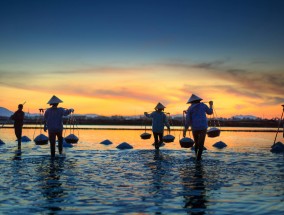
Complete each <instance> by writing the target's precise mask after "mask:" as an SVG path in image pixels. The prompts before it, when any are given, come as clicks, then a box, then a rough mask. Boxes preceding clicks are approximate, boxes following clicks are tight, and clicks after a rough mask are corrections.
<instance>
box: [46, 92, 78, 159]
mask: <svg viewBox="0 0 284 215" xmlns="http://www.w3.org/2000/svg"><path fill="white" fill-rule="evenodd" d="M62 102H63V101H62V100H61V99H59V98H58V97H56V96H52V97H51V99H50V100H49V101H48V102H47V104H49V105H50V106H51V107H50V108H48V109H47V110H46V111H45V113H44V131H45V132H46V131H47V130H48V137H49V142H50V154H51V157H55V142H56V137H57V139H58V151H59V154H62V149H63V136H62V133H63V116H68V115H69V114H70V113H72V112H74V109H73V108H71V109H64V108H59V107H57V106H58V104H59V103H62Z"/></svg>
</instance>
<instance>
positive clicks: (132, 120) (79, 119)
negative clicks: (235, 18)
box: [0, 115, 283, 128]
mask: <svg viewBox="0 0 284 215" xmlns="http://www.w3.org/2000/svg"><path fill="white" fill-rule="evenodd" d="M7 120H8V117H0V123H1V125H2V124H3V123H6V122H7ZM169 122H170V124H171V125H172V126H182V125H183V118H182V117H179V116H174V117H170V118H169ZM12 123H13V122H12V121H11V120H9V121H8V124H12ZM24 123H25V124H40V123H42V117H35V116H33V117H25V121H24ZM64 124H76V125H136V126H137V125H140V126H145V125H146V126H150V125H151V119H148V118H145V117H144V116H137V117H125V116H119V115H115V116H110V117H107V116H96V117H88V116H84V115H73V116H72V118H70V117H66V118H64ZM208 124H209V126H218V127H219V126H220V127H271V128H275V127H278V125H279V119H278V118H273V119H262V118H256V119H250V118H243V119H239V118H234V117H233V118H218V119H209V121H208ZM281 126H283V122H281Z"/></svg>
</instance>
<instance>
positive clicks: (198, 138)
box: [183, 94, 213, 160]
mask: <svg viewBox="0 0 284 215" xmlns="http://www.w3.org/2000/svg"><path fill="white" fill-rule="evenodd" d="M201 100H202V98H199V97H198V96H196V95H194V94H192V96H191V97H190V98H189V100H188V102H187V103H190V104H191V106H190V107H189V108H188V110H187V111H186V119H185V125H184V131H183V136H184V137H185V135H186V131H187V130H188V127H189V125H191V130H192V134H193V138H194V142H195V146H194V147H195V154H196V157H197V160H201V156H202V152H203V146H204V141H205V137H206V132H207V128H208V123H207V117H206V114H208V115H211V114H212V113H213V108H212V107H213V102H212V101H210V102H209V105H210V107H208V106H207V105H206V104H204V103H201V102H200V101H201Z"/></svg>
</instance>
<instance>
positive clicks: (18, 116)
mask: <svg viewBox="0 0 284 215" xmlns="http://www.w3.org/2000/svg"><path fill="white" fill-rule="evenodd" d="M23 107H24V106H23V105H22V104H19V105H18V110H17V111H16V112H15V113H14V114H13V115H12V116H11V117H10V119H11V120H14V130H15V135H16V137H17V141H18V150H19V151H21V144H22V129H23V124H24V117H25V113H24V112H23Z"/></svg>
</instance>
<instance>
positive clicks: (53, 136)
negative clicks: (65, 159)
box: [48, 131, 56, 157]
mask: <svg viewBox="0 0 284 215" xmlns="http://www.w3.org/2000/svg"><path fill="white" fill-rule="evenodd" d="M48 136H49V143H50V155H51V157H55V140H56V133H55V132H50V131H49V132H48Z"/></svg>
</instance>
